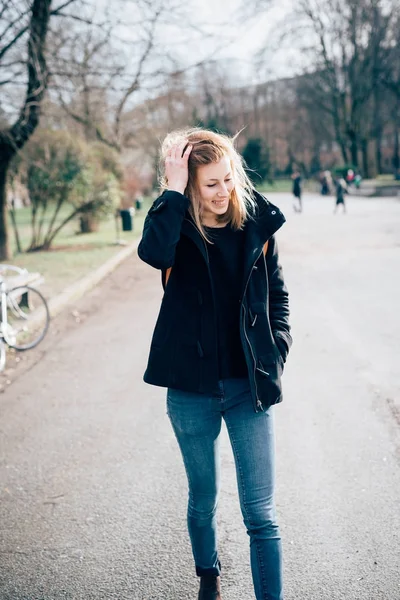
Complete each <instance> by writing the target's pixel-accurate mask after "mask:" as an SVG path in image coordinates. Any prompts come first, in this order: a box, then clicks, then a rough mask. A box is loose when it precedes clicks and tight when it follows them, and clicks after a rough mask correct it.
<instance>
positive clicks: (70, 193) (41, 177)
mask: <svg viewBox="0 0 400 600" xmlns="http://www.w3.org/2000/svg"><path fill="white" fill-rule="evenodd" d="M24 157H25V160H26V165H27V166H26V180H27V187H28V191H29V196H30V200H31V208H32V220H31V224H32V240H31V244H30V248H29V249H30V250H37V249H40V248H45V249H48V248H49V247H50V246H51V243H52V241H53V240H54V238H55V236H56V235H57V234H58V233H59V231H60V230H61V229H62V228H63V227H64V226H65V225H66V224H67V223H69V221H71V220H72V219H74V218H78V217H79V216H80V217H81V218H83V216H84V217H85V219H86V220H87V219H90V221H91V222H93V223H95V222H98V221H99V220H101V219H102V218H104V217H106V216H108V215H109V214H110V213H111V212H113V210H115V208H116V206H118V204H119V202H120V187H119V180H120V178H121V177H122V171H121V169H120V167H119V163H118V158H117V155H116V154H115V152H114V151H113V150H111V149H109V148H107V147H105V146H103V145H100V144H98V143H94V144H90V145H89V144H86V143H85V142H84V141H83V140H80V139H79V138H76V137H75V138H73V137H71V136H70V135H69V134H68V133H67V132H65V131H52V130H39V131H38V132H37V133H36V134H35V135H34V136H33V137H32V139H31V140H30V141H29V143H28V144H27V146H26V149H25V150H24ZM65 205H70V207H71V210H70V212H69V213H68V214H67V215H66V216H65V212H64V211H61V208H62V207H63V206H65ZM48 211H49V212H52V217H51V218H50V221H48V219H46V218H45V215H46V213H47V212H48ZM60 211H61V212H60ZM61 213H63V219H62V220H61V223H60V222H59V216H60V215H61ZM45 224H46V225H45Z"/></svg>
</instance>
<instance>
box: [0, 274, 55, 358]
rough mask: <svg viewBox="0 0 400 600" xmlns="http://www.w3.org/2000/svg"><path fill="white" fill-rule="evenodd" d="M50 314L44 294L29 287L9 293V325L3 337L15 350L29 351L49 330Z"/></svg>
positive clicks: (20, 287)
mask: <svg viewBox="0 0 400 600" xmlns="http://www.w3.org/2000/svg"><path fill="white" fill-rule="evenodd" d="M49 323H50V312H49V307H48V306H47V302H46V300H45V299H44V297H43V296H42V294H41V293H40V292H39V291H38V290H37V289H36V288H33V287H30V286H29V285H21V286H18V287H15V288H13V289H12V290H9V291H8V292H7V324H5V323H3V324H2V327H3V337H4V339H5V341H6V342H7V344H8V345H9V346H10V347H11V348H15V350H20V351H23V350H29V349H30V348H34V347H35V346H37V345H38V344H39V342H41V341H42V339H43V338H44V336H45V335H46V332H47V330H48V328H49Z"/></svg>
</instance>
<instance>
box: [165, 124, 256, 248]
mask: <svg viewBox="0 0 400 600" xmlns="http://www.w3.org/2000/svg"><path fill="white" fill-rule="evenodd" d="M236 137H237V136H235V137H233V138H230V137H228V136H227V135H223V134H221V133H215V132H214V131H210V130H208V129H202V128H201V127H193V128H190V129H180V130H177V131H173V132H171V133H169V134H168V135H167V136H166V138H165V139H164V141H163V143H162V147H161V163H160V173H161V178H160V184H161V190H162V191H164V190H166V189H168V181H167V179H166V176H165V159H166V157H167V154H168V151H169V149H170V148H171V146H175V145H177V144H180V143H183V142H185V141H187V142H188V144H191V145H192V146H193V148H192V150H191V152H190V155H189V162H188V167H189V179H188V183H187V186H186V189H185V196H187V197H188V198H189V199H190V207H189V213H190V215H191V216H192V218H193V220H194V222H195V223H196V225H197V227H198V229H199V231H200V233H201V235H202V236H203V237H204V239H205V240H206V241H208V242H210V240H209V239H208V237H207V234H206V231H205V229H204V226H203V224H202V219H201V217H202V210H201V202H200V194H199V190H198V185H197V169H198V168H199V167H200V166H202V165H208V164H210V163H214V162H218V161H220V160H221V158H223V157H224V156H228V158H229V159H230V163H231V169H232V177H233V181H234V187H233V190H232V192H231V195H230V200H229V207H228V210H227V212H226V213H225V214H224V215H222V216H221V217H219V219H218V220H219V221H220V222H226V223H230V225H231V226H232V228H233V229H236V230H237V229H241V228H242V227H243V225H244V223H245V222H246V220H247V219H248V218H249V217H251V215H252V214H253V213H254V209H255V200H254V195H253V192H254V187H253V184H252V183H251V181H250V179H249V178H248V176H247V175H246V172H245V169H244V165H245V163H244V161H243V159H242V157H241V156H240V154H239V153H238V152H237V150H236V148H235V147H234V142H235V139H236Z"/></svg>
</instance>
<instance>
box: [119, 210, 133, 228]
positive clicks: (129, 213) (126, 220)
mask: <svg viewBox="0 0 400 600" xmlns="http://www.w3.org/2000/svg"><path fill="white" fill-rule="evenodd" d="M119 214H120V215H121V219H122V231H132V229H133V215H134V211H133V210H132V209H131V208H130V209H122V210H120V211H119Z"/></svg>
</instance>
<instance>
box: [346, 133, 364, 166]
mask: <svg viewBox="0 0 400 600" xmlns="http://www.w3.org/2000/svg"><path fill="white" fill-rule="evenodd" d="M349 138H350V154H351V164H352V166H353V167H356V168H357V167H358V143H357V138H356V134H355V133H354V131H351V132H349ZM364 176H365V175H364Z"/></svg>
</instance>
